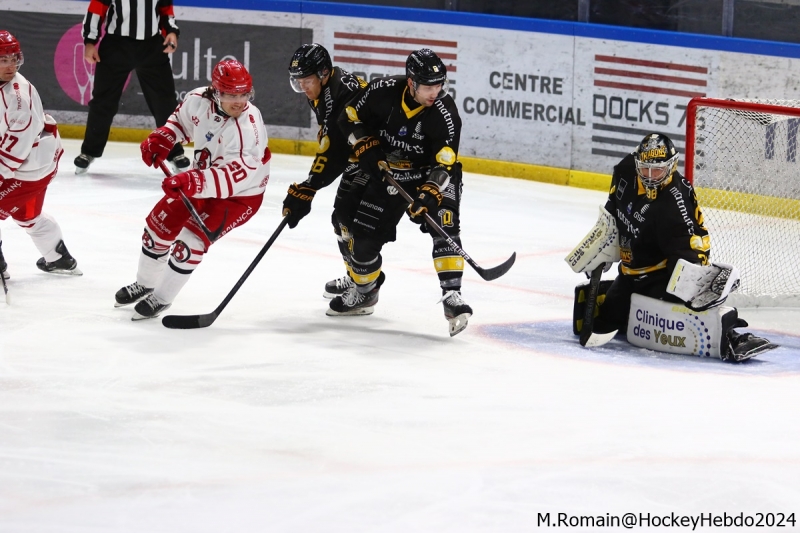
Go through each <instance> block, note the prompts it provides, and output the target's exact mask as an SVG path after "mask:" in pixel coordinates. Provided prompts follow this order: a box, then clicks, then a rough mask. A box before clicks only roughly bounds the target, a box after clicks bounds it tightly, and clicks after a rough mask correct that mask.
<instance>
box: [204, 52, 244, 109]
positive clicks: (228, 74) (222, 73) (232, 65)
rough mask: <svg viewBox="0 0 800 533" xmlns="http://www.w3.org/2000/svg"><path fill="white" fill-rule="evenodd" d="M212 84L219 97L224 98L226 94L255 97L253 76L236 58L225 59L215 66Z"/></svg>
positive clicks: (238, 96)
mask: <svg viewBox="0 0 800 533" xmlns="http://www.w3.org/2000/svg"><path fill="white" fill-rule="evenodd" d="M211 86H212V87H213V88H214V92H215V93H216V96H217V98H219V99H224V98H225V96H236V97H237V99H238V98H242V97H244V96H246V97H247V99H248V100H252V98H253V94H254V91H253V78H252V77H251V76H250V73H249V72H247V69H246V68H245V67H244V65H242V64H241V63H239V62H238V61H236V60H235V59H225V60H223V61H220V62H219V63H217V64H216V66H215V67H214V72H213V73H212V74H211Z"/></svg>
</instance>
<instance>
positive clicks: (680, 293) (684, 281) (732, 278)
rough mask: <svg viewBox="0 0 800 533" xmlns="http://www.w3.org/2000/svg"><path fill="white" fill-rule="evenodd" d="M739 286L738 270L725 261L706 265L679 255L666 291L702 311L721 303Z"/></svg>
mask: <svg viewBox="0 0 800 533" xmlns="http://www.w3.org/2000/svg"><path fill="white" fill-rule="evenodd" d="M738 288H739V270H738V269H737V268H736V267H734V266H732V265H727V264H725V263H712V264H710V265H708V266H703V265H696V264H694V263H689V262H688V261H686V260H684V259H679V260H678V264H676V265H675V270H673V271H672V276H671V277H670V279H669V283H668V284H667V292H668V293H669V294H672V295H674V296H677V297H678V298H680V299H681V300H683V301H684V302H686V307H688V308H689V309H691V310H693V311H705V310H706V309H710V308H712V307H716V306H718V305H720V304H722V303H723V302H724V301H725V299H726V298H727V297H728V295H729V294H730V293H732V292H733V291H735V290H736V289H738Z"/></svg>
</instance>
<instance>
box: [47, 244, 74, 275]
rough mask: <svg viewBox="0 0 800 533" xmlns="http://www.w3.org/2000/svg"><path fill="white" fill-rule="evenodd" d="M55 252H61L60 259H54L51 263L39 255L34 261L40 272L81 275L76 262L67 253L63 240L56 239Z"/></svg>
mask: <svg viewBox="0 0 800 533" xmlns="http://www.w3.org/2000/svg"><path fill="white" fill-rule="evenodd" d="M56 252H58V253H60V254H61V258H60V259H56V260H55V261H53V262H52V263H48V262H47V261H45V259H44V257H40V258H39V260H38V261H36V266H37V267H38V268H39V270H41V271H42V272H48V273H50V274H67V275H69V276H83V272H81V271H80V270H79V269H78V262H77V261H76V260H75V258H74V257H72V256H71V255H70V254H69V251H68V250H67V247H66V246H65V245H64V241H58V245H56Z"/></svg>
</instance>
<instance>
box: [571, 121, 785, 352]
mask: <svg viewBox="0 0 800 533" xmlns="http://www.w3.org/2000/svg"><path fill="white" fill-rule="evenodd" d="M677 167H678V152H677V150H676V149H675V146H674V145H673V143H672V141H671V140H670V139H669V138H668V137H667V136H666V135H662V134H658V133H652V134H650V135H647V136H646V137H645V138H644V139H643V140H642V142H641V143H640V144H639V146H638V147H637V148H636V150H635V151H634V152H632V153H631V154H629V155H627V156H626V157H625V158H623V159H622V161H620V162H619V164H617V165H616V166H615V167H614V173H613V176H612V178H611V189H610V192H609V195H608V200H607V201H606V204H605V207H604V208H602V209H601V216H600V220H599V221H598V224H597V225H596V226H595V228H594V229H593V231H592V232H590V234H589V235H587V238H586V239H584V242H583V243H581V245H579V246H578V247H576V249H575V250H573V252H572V253H571V254H570V255H569V256H568V257H567V262H568V263H570V266H571V267H572V268H573V270H575V271H576V272H585V273H587V275H588V273H590V272H591V271H593V270H594V269H595V268H597V267H598V266H599V265H603V264H605V266H606V267H610V266H611V263H612V262H615V261H617V260H619V261H620V264H619V269H618V275H617V277H616V279H615V280H614V281H613V283H611V282H609V281H601V282H600V283H601V284H600V290H599V294H600V296H599V297H598V299H597V303H598V307H597V309H596V311H595V317H596V318H595V319H594V324H593V328H592V332H593V333H598V334H606V333H610V332H615V331H617V330H619V331H627V334H628V340H629V341H630V342H631V343H633V344H636V345H637V346H643V347H647V348H651V349H656V350H661V351H671V352H676V353H694V354H695V355H706V356H708V355H717V356H719V357H720V358H721V359H725V360H732V361H741V360H744V359H748V358H750V357H753V356H755V355H757V354H759V353H762V352H764V351H766V350H769V349H771V348H774V347H775V345H773V344H771V343H770V342H769V341H768V340H766V339H762V338H759V337H756V336H754V335H752V334H750V333H743V334H741V333H738V332H736V331H735V329H734V328H738V327H744V326H747V322H745V321H744V320H742V319H740V318H739V317H738V314H737V311H736V309H735V308H732V307H720V305H721V304H722V303H723V302H724V299H725V297H726V296H727V295H728V293H729V292H730V291H732V290H735V287H736V280H737V279H738V273H737V271H736V269H735V268H733V267H731V266H730V265H723V264H717V265H713V264H711V263H710V262H709V258H710V252H711V245H710V238H709V235H708V231H707V230H706V228H705V226H704V225H703V213H702V211H701V210H700V207H699V205H698V202H697V196H696V194H695V191H694V188H693V187H692V185H691V184H690V183H689V182H688V180H686V179H685V178H684V177H683V176H682V175H681V174H680V172H678V170H677ZM584 290H585V286H579V287H578V288H577V289H576V299H575V301H576V308H575V319H576V320H575V328H574V329H575V331H574V332H575V334H576V335H577V334H578V333H579V330H580V328H579V327H578V320H579V319H582V317H583V309H582V307H581V300H582V297H581V292H582V291H584ZM675 304H678V307H677V309H676V306H675ZM683 304H686V305H687V306H688V307H683ZM629 321H630V323H629ZM700 323H702V324H703V327H702V328H701V327H699V326H698V324H700ZM703 330H705V331H703ZM611 336H613V335H611ZM689 337H691V338H692V339H694V341H695V342H694V344H693V345H692V346H688V345H687V342H688V341H687V340H686V339H687V338H689ZM608 338H609V339H610V337H608ZM595 345H597V344H595Z"/></svg>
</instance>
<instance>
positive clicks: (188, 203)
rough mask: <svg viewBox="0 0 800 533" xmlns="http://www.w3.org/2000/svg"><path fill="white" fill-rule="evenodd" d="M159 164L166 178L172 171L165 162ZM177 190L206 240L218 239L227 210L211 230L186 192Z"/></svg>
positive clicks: (223, 226) (223, 225) (226, 216)
mask: <svg viewBox="0 0 800 533" xmlns="http://www.w3.org/2000/svg"><path fill="white" fill-rule="evenodd" d="M159 166H160V167H161V171H162V172H163V173H164V174H166V175H167V177H168V178H169V177H171V176H172V172H170V171H169V167H167V164H166V163H164V162H163V161H162V162H161V163H159ZM178 192H179V193H180V195H181V200H183V205H185V206H186V209H188V210H189V213H190V214H191V215H192V218H193V219H194V221H195V222H197V225H198V226H200V229H201V230H202V231H203V233H204V234H205V236H206V237H207V238H208V240H209V241H211V242H214V241H216V240H217V239H219V236H220V234H221V233H222V230H223V229H224V228H225V220H226V219H227V218H228V210H227V209H226V210H225V212H224V213H223V214H222V223H221V224H220V225H219V228H217V230H216V231H211V230H210V229H208V226H206V225H205V223H204V222H203V219H202V218H200V213H198V212H197V210H196V209H195V208H194V206H193V205H192V202H191V200H189V197H188V196H186V193H184V192H183V191H182V190H180V189H179V190H178Z"/></svg>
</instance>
